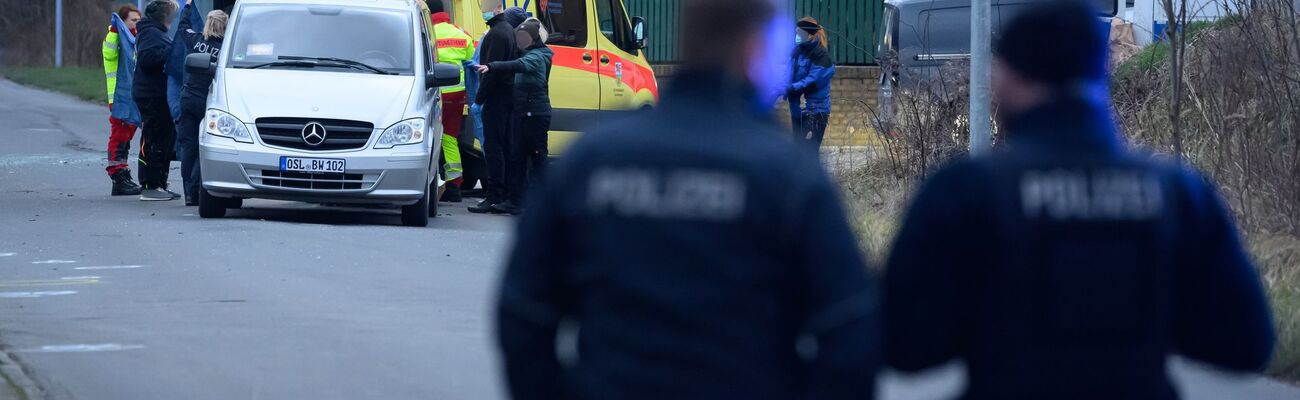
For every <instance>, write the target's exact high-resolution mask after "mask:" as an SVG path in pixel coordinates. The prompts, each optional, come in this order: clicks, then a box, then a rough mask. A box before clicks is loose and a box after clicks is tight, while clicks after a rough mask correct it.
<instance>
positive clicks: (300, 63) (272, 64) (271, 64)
mask: <svg viewBox="0 0 1300 400" xmlns="http://www.w3.org/2000/svg"><path fill="white" fill-rule="evenodd" d="M317 65H320V63H314V62H309V61H271V62H268V63H261V64H253V65H249V66H247V67H242V68H247V69H258V68H265V67H303V68H316V66H317Z"/></svg>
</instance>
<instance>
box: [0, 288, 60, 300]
mask: <svg viewBox="0 0 1300 400" xmlns="http://www.w3.org/2000/svg"><path fill="white" fill-rule="evenodd" d="M70 294H77V292H76V291H72V290H60V291H54V292H0V299H34V298H37V297H49V296H67V295H70Z"/></svg>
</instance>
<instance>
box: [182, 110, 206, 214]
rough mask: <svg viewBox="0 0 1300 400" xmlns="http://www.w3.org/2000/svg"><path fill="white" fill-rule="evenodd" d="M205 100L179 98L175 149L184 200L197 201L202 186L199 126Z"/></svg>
mask: <svg viewBox="0 0 1300 400" xmlns="http://www.w3.org/2000/svg"><path fill="white" fill-rule="evenodd" d="M206 102H207V99H205V98H199V97H196V96H190V95H188V94H187V95H182V96H181V121H180V124H179V125H178V126H179V129H180V131H179V132H176V143H177V145H179V146H180V148H178V149H176V153H177V156H179V158H180V159H181V179H182V182H183V183H182V185H183V186H182V188H184V189H185V200H194V201H197V200H198V198H199V187H201V186H203V181H202V179H201V178H200V177H201V176H202V174H201V173H200V172H199V134H200V129H201V128H200V127H199V124H200V123H202V121H203V109H204V107H206V104H205V103H206Z"/></svg>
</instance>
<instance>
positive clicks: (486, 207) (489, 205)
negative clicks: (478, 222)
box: [468, 200, 497, 214]
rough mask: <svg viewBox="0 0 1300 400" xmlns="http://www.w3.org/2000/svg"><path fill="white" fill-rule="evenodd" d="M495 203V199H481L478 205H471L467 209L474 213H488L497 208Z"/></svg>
mask: <svg viewBox="0 0 1300 400" xmlns="http://www.w3.org/2000/svg"><path fill="white" fill-rule="evenodd" d="M496 205H497V202H495V201H492V200H483V202H481V203H478V205H476V206H471V207H470V208H468V210H469V212H472V213H475V214H488V213H493V212H496V210H497V208H496Z"/></svg>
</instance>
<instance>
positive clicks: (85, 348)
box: [18, 343, 144, 353]
mask: <svg viewBox="0 0 1300 400" xmlns="http://www.w3.org/2000/svg"><path fill="white" fill-rule="evenodd" d="M143 348H144V346H141V345H138V344H117V343H101V344H59V345H49V346H41V347H37V348H34V349H23V350H18V351H19V352H22V353H93V352H100V351H122V350H139V349H143Z"/></svg>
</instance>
